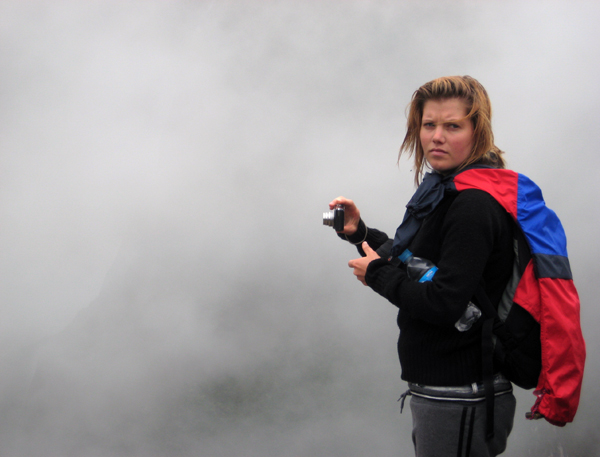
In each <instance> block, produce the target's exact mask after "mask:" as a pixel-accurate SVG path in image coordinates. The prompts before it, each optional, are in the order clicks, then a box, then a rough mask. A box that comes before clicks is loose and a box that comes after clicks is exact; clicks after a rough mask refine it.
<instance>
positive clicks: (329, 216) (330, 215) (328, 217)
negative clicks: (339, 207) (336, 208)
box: [323, 211, 335, 227]
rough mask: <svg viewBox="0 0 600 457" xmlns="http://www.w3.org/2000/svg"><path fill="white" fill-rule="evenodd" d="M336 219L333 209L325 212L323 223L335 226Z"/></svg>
mask: <svg viewBox="0 0 600 457" xmlns="http://www.w3.org/2000/svg"><path fill="white" fill-rule="evenodd" d="M334 219H335V215H334V212H333V211H327V212H325V213H323V225H328V226H329V227H333V221H334Z"/></svg>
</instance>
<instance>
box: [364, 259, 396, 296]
mask: <svg viewBox="0 0 600 457" xmlns="http://www.w3.org/2000/svg"><path fill="white" fill-rule="evenodd" d="M386 270H387V272H386ZM390 270H394V271H397V270H398V268H397V267H394V266H393V265H392V264H391V263H390V262H389V260H388V259H384V258H380V259H375V260H373V261H371V262H370V263H369V265H368V266H367V272H366V273H365V282H366V283H367V285H368V286H369V287H370V288H371V289H373V290H374V291H375V292H377V293H378V294H381V293H382V292H383V289H384V287H385V285H386V283H387V281H386V277H387V274H386V273H389V272H390Z"/></svg>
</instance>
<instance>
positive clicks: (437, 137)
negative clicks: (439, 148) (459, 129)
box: [432, 127, 444, 143]
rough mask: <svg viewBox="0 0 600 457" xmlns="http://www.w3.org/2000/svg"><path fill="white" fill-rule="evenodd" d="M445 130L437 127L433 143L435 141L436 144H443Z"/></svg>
mask: <svg viewBox="0 0 600 457" xmlns="http://www.w3.org/2000/svg"><path fill="white" fill-rule="evenodd" d="M443 133H444V132H443V130H442V129H441V128H440V127H437V128H436V129H435V130H434V132H433V137H432V139H433V141H435V142H436V143H441V142H443V141H444V135H443Z"/></svg>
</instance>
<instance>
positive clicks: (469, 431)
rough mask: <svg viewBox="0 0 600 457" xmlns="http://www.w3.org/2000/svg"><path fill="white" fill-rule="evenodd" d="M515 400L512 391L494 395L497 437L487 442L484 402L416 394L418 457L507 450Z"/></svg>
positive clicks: (487, 456)
mask: <svg viewBox="0 0 600 457" xmlns="http://www.w3.org/2000/svg"><path fill="white" fill-rule="evenodd" d="M515 406H516V400H515V397H514V395H513V394H512V392H509V393H503V394H502V395H499V396H497V397H496V398H495V405H494V437H493V438H492V439H490V440H487V441H486V433H485V432H486V430H485V426H486V415H485V412H486V407H485V401H476V402H473V401H445V400H433V399H429V398H423V397H420V396H413V397H412V398H411V400H410V409H411V411H412V417H413V434H412V436H413V443H414V445H415V454H416V457H492V456H496V455H499V454H501V453H502V452H504V450H505V449H506V441H507V439H508V435H509V434H510V432H511V430H512V427H513V419H514V415H515Z"/></svg>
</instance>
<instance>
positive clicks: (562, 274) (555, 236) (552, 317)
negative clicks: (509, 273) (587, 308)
mask: <svg viewBox="0 0 600 457" xmlns="http://www.w3.org/2000/svg"><path fill="white" fill-rule="evenodd" d="M449 187H450V188H451V189H452V188H454V189H455V190H456V191H462V190H465V189H479V190H483V191H485V192H487V193H489V194H490V195H492V196H493V197H494V198H495V199H496V200H497V201H498V202H499V203H500V204H501V205H502V206H503V207H504V209H506V211H507V212H508V213H509V214H510V215H511V216H512V218H513V219H514V220H515V222H516V225H517V227H518V232H519V235H520V236H521V238H522V239H523V240H525V242H524V243H523V245H524V246H525V250H527V251H528V252H527V262H526V264H525V265H522V267H521V268H520V270H519V271H518V273H516V281H515V282H514V285H513V287H512V288H511V287H508V288H507V292H506V293H505V298H504V299H503V300H502V302H503V303H508V304H509V309H507V310H506V309H505V310H504V311H502V310H501V309H500V308H501V307H502V303H501V305H500V307H499V311H498V314H499V315H495V316H490V315H489V314H488V313H486V309H485V307H484V309H482V311H483V313H484V316H485V317H486V318H488V319H489V318H490V317H492V319H490V321H491V322H493V324H491V325H493V327H494V330H493V332H494V334H496V336H497V340H498V341H499V342H500V345H502V344H505V346H507V348H506V350H505V351H504V352H505V353H504V354H503V360H502V363H503V364H504V369H501V371H502V372H503V373H504V374H505V375H507V377H508V378H509V379H511V380H512V381H513V382H515V383H516V384H517V385H520V386H521V387H524V388H533V387H535V391H534V395H536V396H537V400H536V402H535V404H534V405H533V407H532V408H531V412H530V413H528V414H527V417H528V418H530V419H539V418H541V417H544V418H545V419H546V420H548V422H550V423H552V424H554V425H558V426H564V425H565V424H566V423H567V422H572V421H573V418H574V417H575V413H576V412H577V407H578V405H579V396H580V393H581V384H582V380H583V369H584V364H585V356H586V351H585V342H584V340H583V335H582V333H581V325H580V316H579V308H580V303H579V296H578V294H577V290H576V289H575V285H574V283H573V278H572V275H571V268H570V265H569V259H568V256H567V248H566V246H567V243H566V237H565V233H564V230H563V227H562V225H561V223H560V221H559V219H558V217H557V216H556V214H555V213H554V212H553V211H552V210H550V209H549V208H548V207H546V204H545V202H544V199H543V197H542V192H541V190H540V189H539V187H538V186H537V185H536V184H535V183H534V182H533V181H531V180H530V179H529V178H527V177H526V176H524V175H522V174H519V173H516V172H514V171H511V170H500V169H493V168H473V169H468V170H466V171H463V172H461V173H458V174H457V175H456V176H454V179H453V181H452V183H451V184H450V186H449ZM521 250H523V249H522V248H521ZM507 294H508V296H506V295H507ZM478 298H479V297H478ZM484 300H485V298H484ZM479 301H481V300H479ZM514 305H517V306H514ZM523 310H525V311H526V312H527V313H523ZM494 313H495V310H494ZM511 316H513V317H511ZM524 316H525V317H524ZM531 318H533V320H532V319H531ZM526 319H529V320H531V321H532V322H533V323H534V332H535V331H537V332H539V339H538V337H537V333H534V334H535V335H536V337H535V339H536V341H535V343H536V344H537V345H538V347H541V361H538V362H537V364H538V365H537V367H536V366H535V365H536V361H535V360H534V359H535V350H534V351H533V353H534V357H533V359H531V360H529V361H528V359H527V357H523V356H522V355H523V352H525V353H526V352H527V351H528V344H530V343H528V342H527V341H524V340H522V341H520V337H519V336H518V334H519V332H518V327H519V325H521V326H522V324H523V322H525V321H526ZM527 325H529V324H527ZM529 328H531V325H529ZM515 329H516V330H515ZM536 329H537V330H536ZM506 335H508V336H506ZM514 335H517V337H516V338H513V336H514ZM507 339H509V340H511V342H510V343H506V340H507ZM484 344H485V343H484ZM534 349H535V348H534ZM496 352H497V351H496ZM484 363H485V362H484ZM501 366H502V364H501ZM532 372H533V373H534V375H533V377H532V374H531V373H532ZM538 373H539V376H538V375H537V374H538ZM532 380H533V382H532ZM536 380H537V383H536Z"/></svg>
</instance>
